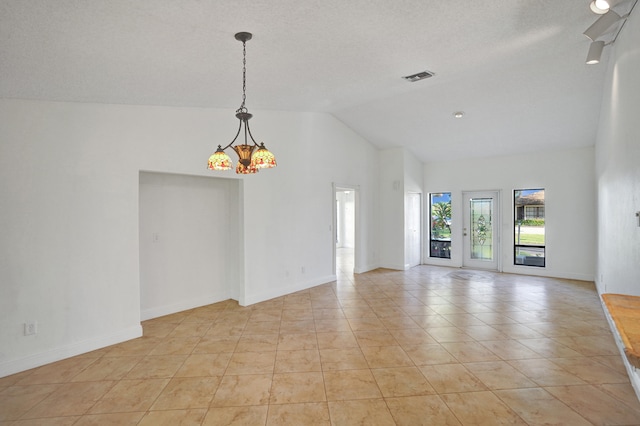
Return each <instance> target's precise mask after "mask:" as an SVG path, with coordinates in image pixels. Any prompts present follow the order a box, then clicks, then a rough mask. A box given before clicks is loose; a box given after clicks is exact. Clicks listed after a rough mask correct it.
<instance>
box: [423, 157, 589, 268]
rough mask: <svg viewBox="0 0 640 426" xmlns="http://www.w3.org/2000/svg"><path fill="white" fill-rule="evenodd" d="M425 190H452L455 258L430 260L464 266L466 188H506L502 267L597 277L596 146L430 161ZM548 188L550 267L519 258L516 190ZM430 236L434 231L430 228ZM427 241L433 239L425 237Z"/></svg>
mask: <svg viewBox="0 0 640 426" xmlns="http://www.w3.org/2000/svg"><path fill="white" fill-rule="evenodd" d="M424 171H425V192H426V193H430V192H451V209H452V225H451V231H452V236H451V240H452V241H451V259H436V258H429V257H425V263H428V264H434V265H448V266H454V267H459V266H462V255H463V253H462V232H461V223H462V191H475V190H498V191H501V204H502V207H501V212H502V223H503V226H502V229H501V231H502V232H501V233H502V252H501V260H502V270H503V271H504V272H512V273H522V274H529V275H541V276H553V277H560V278H572V279H580V280H593V279H594V273H595V268H594V264H595V256H596V215H595V208H596V203H595V176H594V150H593V148H581V149H575V150H567V151H557V152H544V153H533V154H528V155H521V156H513V157H494V158H483V159H481V160H468V161H456V162H441V163H430V164H426V165H425V166H424ZM529 188H544V189H545V232H546V241H545V243H546V253H545V254H546V267H545V268H538V267H527V266H518V265H514V264H513V240H514V235H513V190H514V189H529ZM425 234H426V235H425V241H428V233H427V232H425ZM425 244H428V243H427V242H425Z"/></svg>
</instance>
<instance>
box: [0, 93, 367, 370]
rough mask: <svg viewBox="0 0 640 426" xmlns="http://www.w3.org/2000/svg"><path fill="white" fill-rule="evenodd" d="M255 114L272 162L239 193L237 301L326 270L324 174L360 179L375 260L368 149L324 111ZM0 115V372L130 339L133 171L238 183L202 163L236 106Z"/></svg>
mask: <svg viewBox="0 0 640 426" xmlns="http://www.w3.org/2000/svg"><path fill="white" fill-rule="evenodd" d="M252 112H253V113H254V118H253V119H252V131H253V133H254V135H255V136H258V137H260V138H261V139H262V138H263V139H262V140H264V141H265V142H266V144H267V146H268V147H269V148H270V149H271V150H272V151H273V152H274V153H275V154H276V156H277V159H278V162H279V166H278V167H277V168H275V169H272V170H266V171H261V172H260V173H259V174H257V175H255V176H247V177H246V178H244V188H242V190H241V194H240V195H239V197H240V202H239V209H240V212H239V213H238V214H239V216H241V217H240V218H239V223H240V226H239V228H240V235H239V240H240V242H239V247H242V246H244V256H241V257H240V259H238V263H237V264H230V265H228V267H229V268H231V270H236V269H238V270H240V271H243V274H241V275H240V277H239V280H244V283H242V282H241V283H240V289H239V291H238V298H239V300H240V301H241V303H245V304H249V303H254V302H257V301H260V300H264V299H266V298H269V297H273V296H277V295H280V294H284V293H286V292H289V291H295V290H297V289H300V288H303V287H307V286H311V285H315V284H318V283H321V282H325V281H326V280H329V279H331V278H332V277H333V271H332V265H333V259H332V253H333V244H334V242H333V237H332V235H333V231H332V230H331V224H332V206H333V202H334V201H333V190H332V182H344V183H352V184H355V185H358V186H359V188H360V192H359V198H360V205H359V218H358V220H359V223H360V229H361V233H360V235H359V238H360V241H358V242H357V244H358V246H359V247H361V250H359V254H358V257H359V258H358V259H356V262H360V265H361V267H362V268H367V267H370V268H373V267H376V266H377V253H376V250H375V247H376V246H377V240H376V232H375V231H376V230H377V227H376V221H377V213H376V211H375V210H376V206H377V203H378V199H377V195H376V193H377V186H378V180H377V174H376V173H377V172H376V170H377V162H378V157H377V150H376V149H375V148H373V147H372V146H371V145H370V144H368V143H367V142H366V141H364V140H363V139H362V138H360V137H358V136H357V135H355V134H354V133H353V132H352V131H351V130H350V129H348V128H346V127H345V126H344V125H343V124H342V123H340V122H339V121H337V120H336V119H335V118H333V117H331V116H329V115H326V114H315V113H290V112H276V111H265V112H260V111H257V112H256V111H252ZM0 120H1V122H2V126H0V181H1V182H2V183H3V184H2V187H1V188H0V200H1V201H0V202H1V203H2V205H1V206H0V207H1V208H0V235H2V240H1V242H0V250H1V251H0V283H2V297H0V313H1V314H0V376H3V375H6V374H10V373H13V372H16V371H21V370H24V369H27V368H31V367H34V366H37V365H41V364H44V363H47V362H51V361H54V360H57V359H61V358H64V357H67V356H72V355H75V354H78V353H82V352H86V351H89V350H92V349H96V348H99V347H103V346H106V345H109V344H112V343H115V342H118V341H123V340H126V339H129V338H133V337H136V336H139V335H140V332H141V327H140V312H141V310H140V269H139V265H140V259H139V229H138V221H139V212H138V194H139V182H138V179H139V171H140V170H144V171H150V172H161V173H174V174H183V175H194V176H216V177H222V176H224V177H229V178H236V175H235V173H233V172H231V171H229V172H210V171H209V170H207V169H206V161H207V158H208V156H209V155H210V154H211V152H212V151H213V150H214V149H215V146H216V145H217V144H218V143H221V142H225V141H228V140H229V139H230V138H231V137H232V136H233V135H234V134H235V131H236V130H237V122H236V120H235V118H234V116H233V111H231V110H219V109H199V108H168V107H150V106H125V105H97V104H79V103H55V102H40V101H22V100H0ZM292 200H293V202H292ZM302 266H304V267H305V272H304V273H302V272H301V267H302ZM286 272H288V276H287V274H286ZM193 296H194V297H197V295H193ZM26 320H36V321H38V328H39V331H38V334H37V335H35V336H23V323H24V322H25V321H26Z"/></svg>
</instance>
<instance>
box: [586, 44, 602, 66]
mask: <svg viewBox="0 0 640 426" xmlns="http://www.w3.org/2000/svg"><path fill="white" fill-rule="evenodd" d="M604 46H605V44H604V41H602V40H600V41H594V42H591V45H590V46H589V53H587V65H594V64H599V63H600V57H601V56H602V49H604Z"/></svg>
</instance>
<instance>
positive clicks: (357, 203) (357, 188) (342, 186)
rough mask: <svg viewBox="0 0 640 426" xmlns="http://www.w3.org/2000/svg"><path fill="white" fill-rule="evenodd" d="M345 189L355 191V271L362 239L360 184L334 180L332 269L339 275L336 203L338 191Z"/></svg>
mask: <svg viewBox="0 0 640 426" xmlns="http://www.w3.org/2000/svg"><path fill="white" fill-rule="evenodd" d="M343 191H353V204H354V206H353V216H354V222H355V223H354V224H353V227H354V231H353V233H354V235H353V273H354V274H355V273H356V271H358V270H359V269H358V266H359V263H358V253H359V246H360V244H359V241H360V221H359V220H358V215H359V214H360V185H349V184H338V183H335V182H333V183H332V184H331V210H332V212H333V213H332V216H333V218H332V223H331V229H330V230H329V231H330V232H331V253H332V258H331V259H332V264H333V266H332V268H333V269H332V271H333V275H334V276H337V270H336V269H337V265H336V255H337V253H336V232H337V227H338V211H337V205H336V193H338V192H343Z"/></svg>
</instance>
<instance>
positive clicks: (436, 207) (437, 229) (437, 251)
mask: <svg viewBox="0 0 640 426" xmlns="http://www.w3.org/2000/svg"><path fill="white" fill-rule="evenodd" d="M429 215H430V217H431V221H430V222H431V226H430V229H431V231H430V232H429V246H430V250H429V256H430V257H440V258H445V259H450V258H451V193H450V192H440V193H433V194H429Z"/></svg>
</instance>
